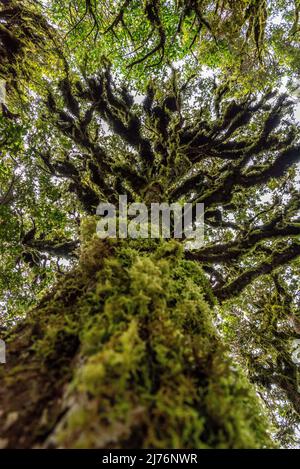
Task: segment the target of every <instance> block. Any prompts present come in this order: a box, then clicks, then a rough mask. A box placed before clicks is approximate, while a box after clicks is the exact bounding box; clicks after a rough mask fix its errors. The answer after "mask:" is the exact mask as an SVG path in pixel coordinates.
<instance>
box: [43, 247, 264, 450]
mask: <svg viewBox="0 0 300 469" xmlns="http://www.w3.org/2000/svg"><path fill="white" fill-rule="evenodd" d="M150 243H151V242H150ZM149 245H150V244H149ZM149 245H148V246H147V243H145V240H140V241H138V240H135V241H131V242H129V243H128V242H126V243H125V242H123V243H122V242H118V243H116V242H113V243H111V242H108V241H105V242H104V241H101V242H100V241H99V240H96V239H92V240H91V241H90V243H87V245H86V246H85V250H84V252H83V254H82V257H81V264H80V269H81V271H82V276H83V278H84V279H85V280H84V286H83V288H81V293H80V295H79V296H78V298H77V299H76V302H75V304H73V306H72V308H71V310H72V314H74V315H75V316H76V323H77V334H78V341H79V343H80V347H79V352H78V355H77V361H76V366H75V369H74V374H73V379H72V380H71V381H70V382H69V384H68V387H67V389H66V390H65V395H64V402H67V403H68V404H65V405H66V406H67V409H68V410H67V411H66V413H65V415H64V417H63V418H62V419H61V421H60V424H59V425H58V426H57V427H56V429H55V431H53V432H52V434H51V436H50V437H49V438H48V440H47V442H46V443H45V444H46V445H49V444H51V445H54V446H60V447H88V448H96V447H97V448H100V447H110V448H112V447H124V448H130V447H148V448H149V447H154V448H165V447H168V448H257V447H259V448H261V447H267V446H271V442H270V440H269V437H268V434H267V432H266V430H265V429H266V421H265V418H264V416H263V415H262V412H261V409H260V405H259V402H258V400H257V397H256V396H255V394H254V393H253V391H252V390H251V387H250V385H249V383H248V382H247V380H246V378H245V377H244V376H242V375H241V373H240V372H239V370H237V369H235V368H234V367H233V365H232V363H231V361H230V359H229V358H228V354H227V351H226V348H225V347H224V345H222V344H221V342H220V339H219V337H218V335H217V334H216V331H215V329H214V326H213V322H212V313H211V306H209V303H210V304H211V303H213V301H214V299H213V296H212V293H211V290H210V288H209V286H208V284H207V281H206V279H205V276H204V274H203V272H202V270H201V268H200V267H199V266H198V265H196V264H195V263H193V262H191V261H186V260H184V259H183V256H182V250H181V247H180V245H179V244H178V243H177V242H174V241H172V242H156V243H155V246H156V248H155V249H153V245H152V244H151V253H149ZM87 266H88V268H87ZM63 289H64V286H62V290H63ZM208 302H209V303H208ZM71 310H70V311H69V313H68V314H67V316H68V315H69V314H71ZM67 322H68V321H66V323H67ZM72 333H74V330H73V332H72ZM53 337H54V338H53V344H56V343H57V336H55V335H54V336H53ZM72 337H73V336H72ZM46 340H47V341H48V342H47V344H48V346H49V335H48V337H47V335H46V336H44V337H43V338H42V339H41V340H40V341H39V343H38V345H37V346H38V347H41V350H42V349H43V344H45V341H46ZM66 340H68V339H66ZM73 340H74V337H73ZM45 356H47V354H46V355H45ZM70 402H71V404H70Z"/></svg>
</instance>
